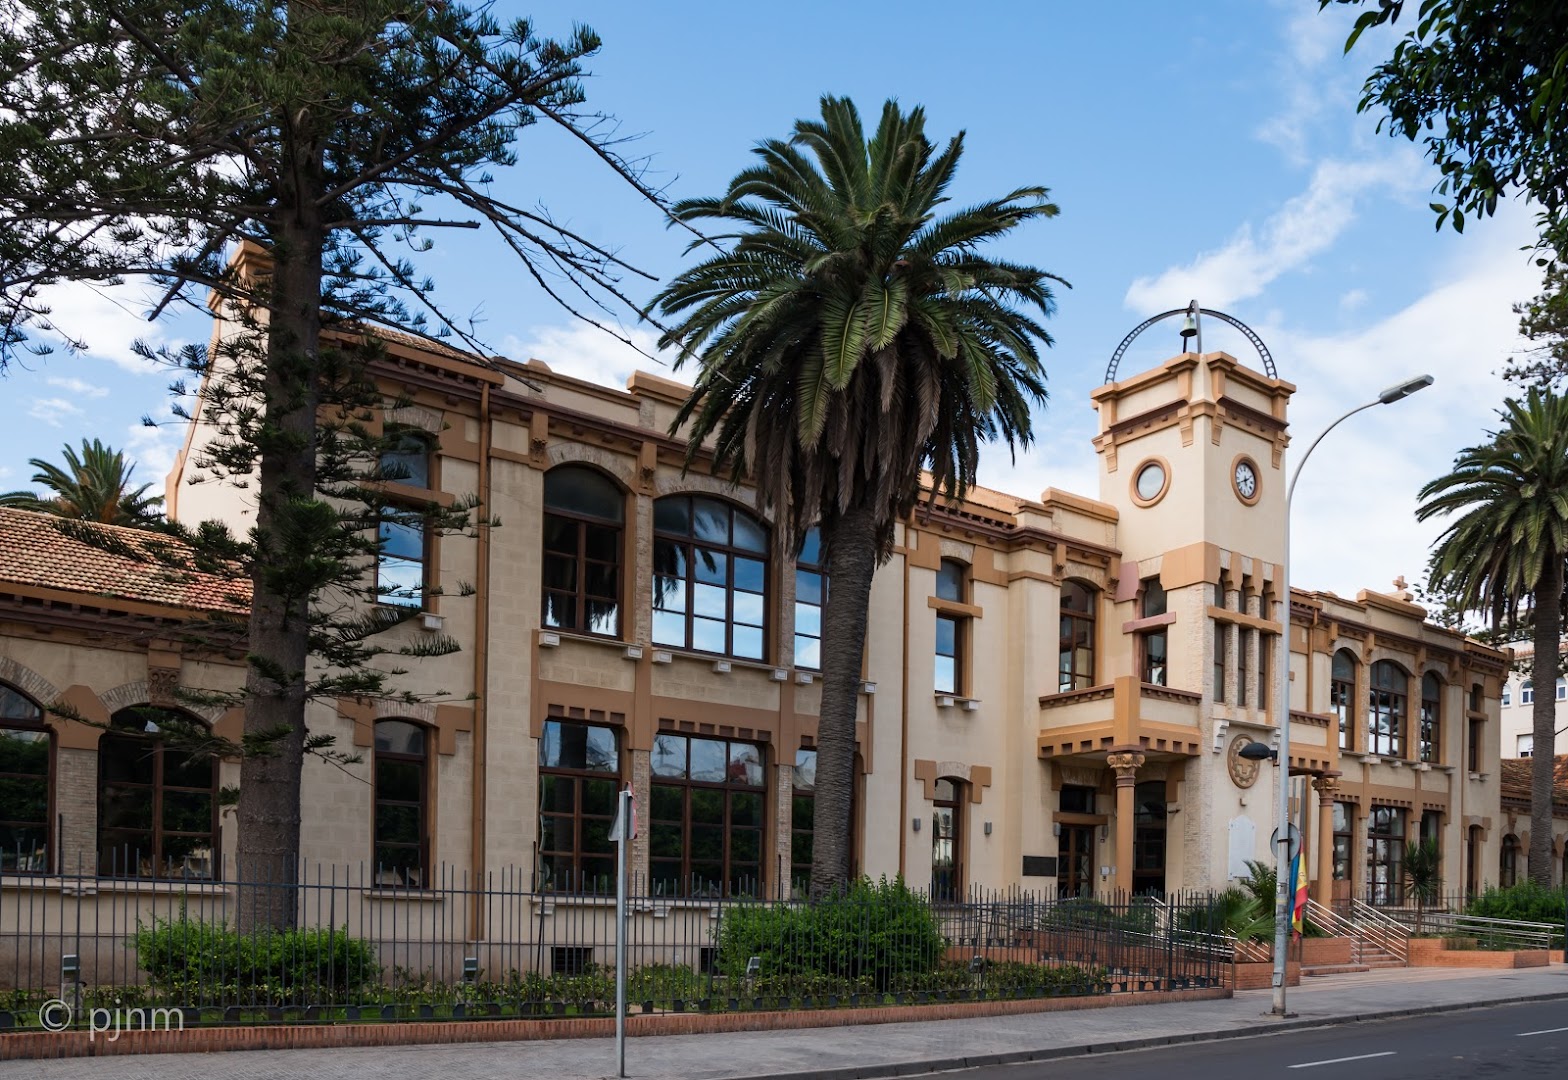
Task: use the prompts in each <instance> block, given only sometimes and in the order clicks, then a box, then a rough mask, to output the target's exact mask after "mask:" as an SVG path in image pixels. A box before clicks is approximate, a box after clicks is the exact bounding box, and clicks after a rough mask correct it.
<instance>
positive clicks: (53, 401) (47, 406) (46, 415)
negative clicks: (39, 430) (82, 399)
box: [27, 397, 82, 427]
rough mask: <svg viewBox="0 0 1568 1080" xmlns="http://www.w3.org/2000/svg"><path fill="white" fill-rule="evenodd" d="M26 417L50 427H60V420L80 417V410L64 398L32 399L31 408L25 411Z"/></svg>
mask: <svg viewBox="0 0 1568 1080" xmlns="http://www.w3.org/2000/svg"><path fill="white" fill-rule="evenodd" d="M27 415H28V416H31V417H32V418H33V419H34V420H39V421H42V422H43V423H45V424H48V425H49V426H50V427H60V426H61V421H62V420H66V419H69V418H71V417H74V416H81V415H82V410H81V409H79V408H78V407H77V406H75V405H73V404H71V403H70V402H69V401H67V400H65V398H57V397H55V398H34V399H33V405H32V408H30V409H28V410H27Z"/></svg>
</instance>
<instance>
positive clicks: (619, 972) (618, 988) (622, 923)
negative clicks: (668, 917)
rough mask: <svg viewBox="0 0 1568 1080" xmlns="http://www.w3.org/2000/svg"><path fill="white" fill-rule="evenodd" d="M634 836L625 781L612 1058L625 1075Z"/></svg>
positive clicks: (619, 822) (618, 824) (618, 801)
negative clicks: (629, 859)
mask: <svg viewBox="0 0 1568 1080" xmlns="http://www.w3.org/2000/svg"><path fill="white" fill-rule="evenodd" d="M636 837H637V803H636V801H635V800H634V798H633V796H632V788H631V785H630V784H628V785H626V787H624V788H622V789H621V790H620V791H619V792H617V793H616V798H615V824H614V825H612V826H611V827H610V839H611V840H614V841H615V1061H616V1072H615V1075H616V1076H625V1075H626V845H627V844H629V843H631V841H632V840H634V839H636Z"/></svg>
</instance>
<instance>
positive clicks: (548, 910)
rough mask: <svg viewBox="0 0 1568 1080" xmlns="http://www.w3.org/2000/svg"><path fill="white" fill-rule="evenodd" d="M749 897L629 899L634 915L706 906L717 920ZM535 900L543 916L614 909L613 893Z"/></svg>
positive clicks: (663, 915)
mask: <svg viewBox="0 0 1568 1080" xmlns="http://www.w3.org/2000/svg"><path fill="white" fill-rule="evenodd" d="M744 899H745V898H741V897H737V898H728V899H722V900H721V899H712V900H705V899H702V898H700V897H679V896H672V897H668V898H655V899H650V898H648V897H646V896H642V897H635V898H633V897H630V896H628V897H627V898H626V910H627V911H630V912H632V913H634V914H643V915H652V916H653V917H654V918H656V919H663V918H667V917H668V916H669V914H670V912H671V911H689V912H698V911H701V910H702V909H704V908H706V909H707V911H708V915H709V917H711V918H714V919H717V918H718V917H719V916H720V914H722V911H723V906H724V905H725V904H733V903H737V902H741V901H742V900H744ZM531 903H532V904H533V906H534V909H535V910H536V911H538V912H539V914H541V915H549V914H552V913H553V912H554V911H555V909H556V908H557V907H567V908H614V907H615V897H613V896H591V895H589V896H584V895H579V894H575V893H546V894H544V895H542V896H539V895H536V896H534V897H533V899H532V901H531Z"/></svg>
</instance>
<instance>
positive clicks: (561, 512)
mask: <svg viewBox="0 0 1568 1080" xmlns="http://www.w3.org/2000/svg"><path fill="white" fill-rule="evenodd" d="M561 470H570V471H581V472H592V473H594V474H596V475H598V476H602V477H603V478H604V480H605V482H606V483H608V484H610V485H611V486H612V487H614V488H615V489H616V492H617V494H619V495H621V498H622V507H621V519H620V520H619V521H615V520H613V519H611V518H606V517H599V516H598V515H595V514H588V513H584V512H582V511H579V510H566V509H563V508H560V507H553V506H550V505H549V502H548V499H547V500H546V502H545V506H544V511H543V519H542V523H541V532H540V540H539V545H540V550H539V588H540V595H539V625H540V626H541V627H543V628H545V629H547V630H560V631H564V632H565V633H568V634H584V635H586V636H588V637H596V638H603V639H605V640H607V641H620V640H623V635H624V632H625V627H626V510H625V493H624V492H623V491H622V490H621V488H620V485H619V484H617V483H616V482H615V481H614V480H613V479H611V478H610V477H609V476H606V475H605V474H603V473H600V472H599V471H598V470H597V469H592V468H590V467H589V466H586V465H579V464H576V463H572V462H568V463H566V464H563V465H558V466H556V468H554V469H551V470H550V472H548V473H546V474H545V483H546V484H548V483H549V482H550V480H549V478H550V476H551V474H558V473H559V472H560V471H561ZM552 519H554V520H556V521H560V522H564V523H565V524H566V525H567V527H568V528H570V529H571V530H572V536H573V541H574V542H573V545H572V551H571V552H570V553H568V552H565V551H557V550H552V549H551V548H548V547H546V546H545V545H546V544H547V543H548V542H549V541H548V530H549V526H550V523H551V520H552ZM590 529H598V530H602V531H603V532H604V533H607V534H609V535H610V537H611V539H612V541H613V543H612V544H611V545H610V549H611V550H612V551H614V552H615V558H614V561H613V562H607V561H605V560H604V559H594V558H590V557H589V555H588V531H589V530H590ZM552 556H554V557H558V558H570V559H571V560H572V561H573V565H574V575H573V576H574V581H573V584H572V588H571V590H565V589H558V588H552V587H551V586H550V585H549V578H548V576H547V573H546V567H547V566H548V564H549V561H550V559H551V557H552ZM590 565H592V566H599V567H606V566H607V567H610V568H611V569H612V570H613V572H614V584H613V585H612V589H611V594H610V595H609V596H604V595H601V594H598V593H589V592H588V568H589V566H590ZM552 596H560V597H564V598H566V599H568V600H570V601H571V603H572V609H573V612H574V615H573V619H572V623H571V625H567V624H566V623H564V622H552V621H551V619H550V597H552ZM590 600H593V601H598V602H599V603H605V602H609V603H613V604H614V605H615V627H614V629H612V630H610V631H608V632H605V631H601V630H595V629H593V626H592V623H591V622H590V621H589V620H588V602H589V601H590Z"/></svg>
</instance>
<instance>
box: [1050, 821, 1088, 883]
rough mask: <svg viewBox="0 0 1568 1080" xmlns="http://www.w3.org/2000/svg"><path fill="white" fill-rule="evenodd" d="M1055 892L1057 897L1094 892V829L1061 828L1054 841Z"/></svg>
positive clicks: (1085, 827) (1083, 827)
mask: <svg viewBox="0 0 1568 1080" xmlns="http://www.w3.org/2000/svg"><path fill="white" fill-rule="evenodd" d="M1056 890H1057V893H1058V894H1059V895H1061V896H1089V895H1091V894H1093V892H1094V827H1093V826H1092V825H1063V826H1062V835H1061V836H1059V837H1058V838H1057V848H1056Z"/></svg>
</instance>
